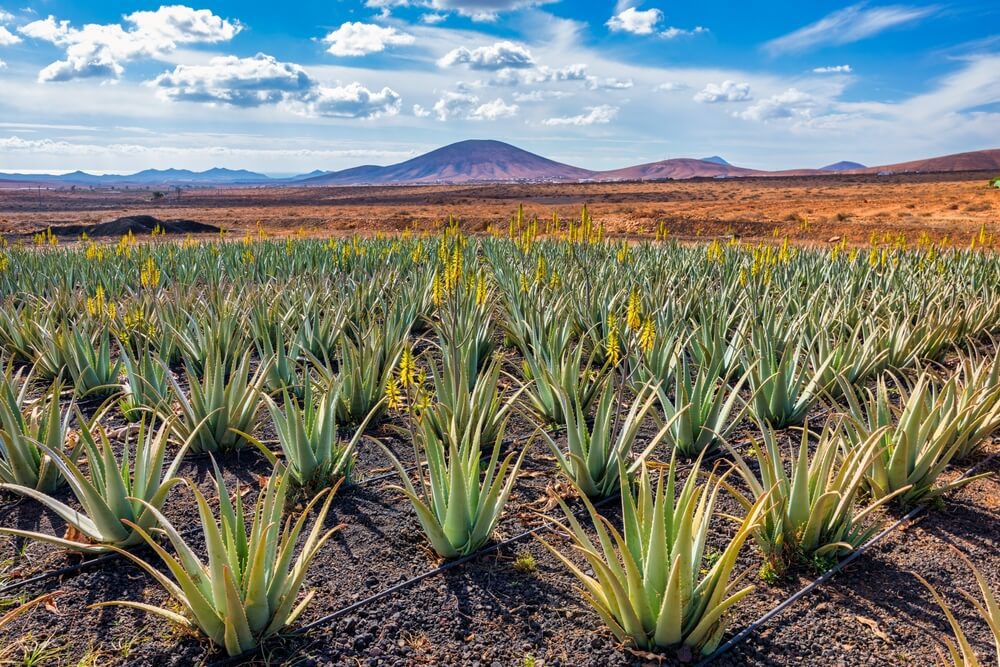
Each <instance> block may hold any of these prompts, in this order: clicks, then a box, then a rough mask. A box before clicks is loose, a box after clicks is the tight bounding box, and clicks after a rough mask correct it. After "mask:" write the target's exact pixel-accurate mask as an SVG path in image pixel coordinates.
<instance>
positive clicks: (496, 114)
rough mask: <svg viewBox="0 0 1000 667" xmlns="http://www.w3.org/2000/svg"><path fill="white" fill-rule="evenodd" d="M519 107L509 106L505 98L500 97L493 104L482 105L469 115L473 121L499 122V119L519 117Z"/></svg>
mask: <svg viewBox="0 0 1000 667" xmlns="http://www.w3.org/2000/svg"><path fill="white" fill-rule="evenodd" d="M517 110H518V106H517V105H516V104H507V103H506V102H504V100H503V98H501V97H498V98H496V99H495V100H493V101H492V102H487V103H486V104H481V105H479V106H478V107H476V109H475V110H474V111H473V112H472V113H471V114H469V118H471V119H473V120H497V119H498V118H509V117H511V116H516V115H517Z"/></svg>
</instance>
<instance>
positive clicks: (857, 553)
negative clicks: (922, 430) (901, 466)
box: [695, 452, 1000, 667]
mask: <svg viewBox="0 0 1000 667" xmlns="http://www.w3.org/2000/svg"><path fill="white" fill-rule="evenodd" d="M998 456H1000V452H998V453H994V454H991V455H990V456H988V457H987V458H985V459H983V460H982V461H980V462H979V463H977V464H976V465H974V466H972V467H971V468H969V469H968V470H966V471H965V472H964V473H962V474H961V475H960V476H959V477H958V480H962V479H965V478H966V477H969V476H970V475H972V474H973V473H975V472H976V471H977V470H979V469H980V468H982V467H983V466H985V465H987V464H988V463H989V462H990V461H992V460H993V459H995V458H997V457H998ZM958 480H956V481H958ZM928 507H929V505H928V504H926V503H924V504H922V505H917V506H916V507H914V508H913V509H912V510H910V512H909V513H907V514H906V516H904V517H903V518H901V519H899V520H897V521H895V522H894V523H893V524H892V525H890V526H889V527H887V528H886V529H885V530H883V531H882V532H881V533H879V534H878V535H876V536H875V537H873V538H871V539H870V540H868V541H867V542H865V543H864V544H863V545H861V546H860V547H858V548H857V549H855V550H854V551H852V552H851V553H850V554H849V555H848V556H847V557H846V558H844V560H842V561H840V562H839V563H837V564H836V565H834V566H833V567H832V568H831V569H829V570H827V571H826V572H824V573H823V574H822V576H820V577H819V578H818V579H816V580H814V581H812V582H810V583H809V584H807V585H806V586H804V587H803V588H802V589H800V590H798V591H797V592H795V593H793V594H792V595H790V596H789V597H788V598H786V599H785V600H783V601H782V602H780V603H778V605H777V606H775V607H773V608H772V609H771V610H770V611H768V612H767V613H765V614H764V615H763V616H761V617H760V618H758V619H757V620H755V621H754V622H753V623H751V624H750V625H748V626H747V627H745V628H743V629H742V630H740V631H739V632H738V633H736V634H735V635H734V636H733V637H732V638H731V639H730V640H729V641H727V642H726V643H725V644H723V645H722V646H720V647H719V648H717V649H716V650H715V652H714V653H712V654H711V655H710V656H708V657H707V658H705V659H704V660H702V661H701V662H699V663H698V664H697V665H695V667H704V666H705V665H708V664H709V663H711V662H712V661H713V660H715V659H716V658H720V657H722V656H723V655H725V654H726V653H728V652H729V651H731V650H732V649H734V648H736V647H737V646H739V645H740V644H742V643H743V642H744V641H746V640H747V638H748V637H750V635H751V634H753V633H754V632H755V631H756V630H757V628H759V627H761V626H762V625H764V624H765V623H767V622H768V621H770V620H771V619H772V618H774V617H775V616H777V615H778V614H780V613H781V612H783V611H784V610H785V609H787V608H788V607H790V606H791V605H793V604H795V603H796V602H797V601H799V600H800V599H802V598H803V597H805V596H806V595H808V594H809V593H811V592H813V591H814V590H815V589H817V588H818V587H819V586H821V585H822V584H824V583H826V582H827V581H829V580H830V579H832V578H833V577H834V575H836V574H837V573H838V572H840V571H841V570H843V569H844V568H845V567H847V566H848V565H850V564H851V563H853V562H854V561H855V560H857V559H858V558H860V557H861V556H862V555H863V554H864V553H865V552H867V551H868V550H869V549H871V548H872V547H873V546H875V545H876V544H877V543H878V542H880V541H881V540H883V539H884V538H886V537H887V536H888V535H890V534H891V533H893V532H894V531H895V530H896V529H898V528H899V527H901V526H903V525H905V524H906V523H907V522H909V521H911V520H913V519H914V518H915V517H916V516H918V515H920V514H921V513H922V512H923V511H924V510H926V509H927V508H928Z"/></svg>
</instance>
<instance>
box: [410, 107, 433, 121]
mask: <svg viewBox="0 0 1000 667" xmlns="http://www.w3.org/2000/svg"><path fill="white" fill-rule="evenodd" d="M413 115H414V116H416V117H417V118H427V117H428V116H430V115H431V112H430V109H425V108H424V107H422V106H420V105H419V104H414V105H413Z"/></svg>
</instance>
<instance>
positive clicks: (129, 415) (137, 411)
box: [118, 343, 170, 422]
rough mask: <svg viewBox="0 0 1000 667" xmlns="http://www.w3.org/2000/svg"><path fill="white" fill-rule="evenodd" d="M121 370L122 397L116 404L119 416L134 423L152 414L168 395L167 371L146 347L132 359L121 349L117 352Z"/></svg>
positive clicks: (125, 349)
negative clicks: (149, 413) (122, 377)
mask: <svg viewBox="0 0 1000 667" xmlns="http://www.w3.org/2000/svg"><path fill="white" fill-rule="evenodd" d="M119 350H120V358H121V361H122V365H123V366H124V368H125V383H124V386H123V391H124V396H123V397H122V399H121V400H120V401H119V402H118V406H119V408H120V409H121V412H122V415H123V416H124V417H125V419H127V420H128V421H133V422H134V421H138V420H139V419H141V418H142V416H143V414H144V413H145V412H152V411H155V410H156V408H157V407H159V406H161V405H163V404H164V403H165V402H166V400H167V397H168V396H169V395H170V381H169V380H168V379H167V374H168V373H169V371H168V370H167V369H166V367H165V366H164V365H163V364H162V363H160V361H159V360H158V359H157V357H156V356H155V355H154V354H153V352H152V350H151V349H150V347H149V344H148V343H146V344H145V345H144V346H143V347H142V350H141V351H140V352H139V353H138V354H137V355H136V356H135V357H134V358H133V356H132V353H131V352H129V351H128V349H127V348H126V347H125V346H124V345H122V346H120V348H119Z"/></svg>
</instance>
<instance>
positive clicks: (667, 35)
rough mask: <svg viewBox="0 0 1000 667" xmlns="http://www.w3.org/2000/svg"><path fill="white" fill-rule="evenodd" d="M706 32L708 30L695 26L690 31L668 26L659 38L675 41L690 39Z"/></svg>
mask: <svg viewBox="0 0 1000 667" xmlns="http://www.w3.org/2000/svg"><path fill="white" fill-rule="evenodd" d="M706 32H708V28H705V27H703V26H700V25H699V26H695V27H694V28H692V29H690V30H685V29H683V28H675V27H674V26H670V27H669V28H667V29H666V30H664V31H663V32H661V33H660V37H662V38H664V39H676V38H678V37H690V36H692V35H700V34H702V33H706Z"/></svg>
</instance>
